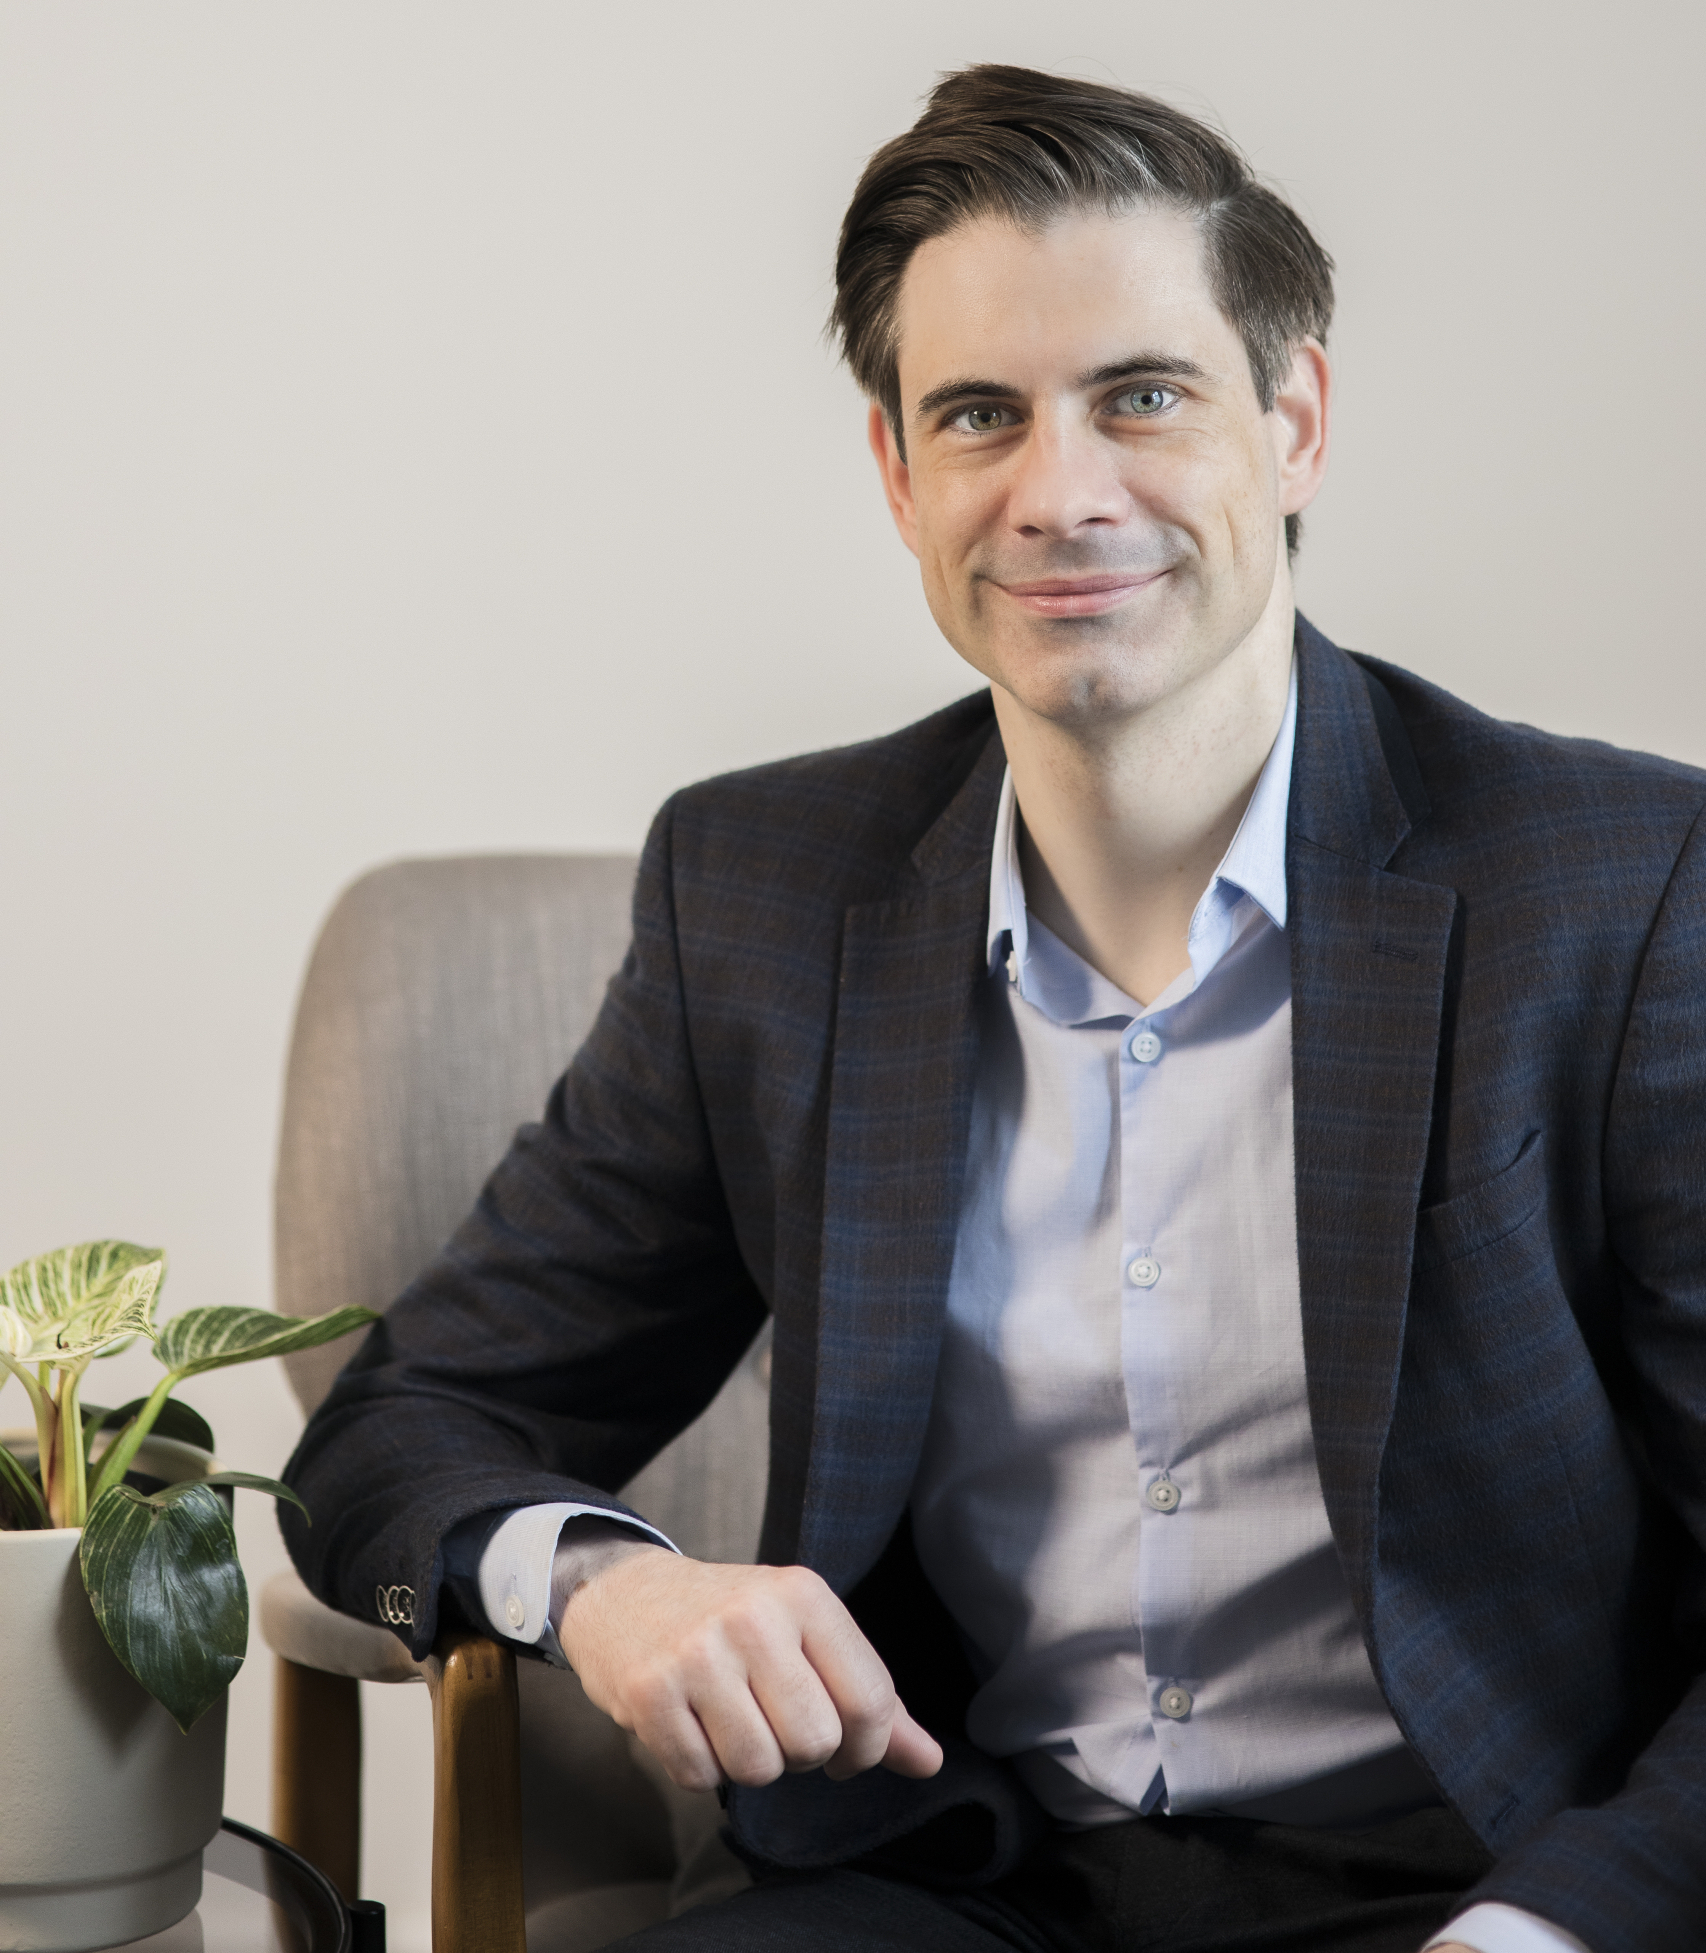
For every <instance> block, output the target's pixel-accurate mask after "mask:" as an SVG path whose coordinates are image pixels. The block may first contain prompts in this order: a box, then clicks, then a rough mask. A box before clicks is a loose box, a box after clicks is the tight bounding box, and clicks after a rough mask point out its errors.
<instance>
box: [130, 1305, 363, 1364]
mask: <svg viewBox="0 0 1706 1953" xmlns="http://www.w3.org/2000/svg"><path fill="white" fill-rule="evenodd" d="M378 1320H379V1317H378V1315H377V1314H376V1313H375V1312H374V1311H373V1310H372V1309H334V1310H333V1311H332V1313H331V1314H330V1315H329V1316H306V1317H305V1316H275V1315H274V1314H273V1313H272V1312H271V1311H270V1310H268V1309H232V1308H212V1309H186V1310H185V1311H184V1312H183V1314H182V1315H178V1316H173V1318H172V1320H171V1321H170V1322H169V1323H167V1324H166V1326H165V1328H164V1329H162V1330H161V1331H160V1335H159V1338H158V1340H157V1341H156V1342H155V1345H154V1354H155V1355H156V1356H157V1357H158V1358H159V1359H160V1361H161V1362H162V1363H164V1364H165V1366H166V1368H167V1369H168V1370H170V1371H171V1372H172V1373H173V1374H174V1375H175V1376H180V1377H193V1376H199V1375H200V1374H201V1372H202V1371H203V1370H222V1369H224V1368H225V1366H226V1365H227V1364H228V1363H253V1362H255V1361H256V1360H257V1359H258V1358H260V1357H263V1356H288V1355H290V1354H291V1352H292V1351H294V1350H299V1349H313V1348H314V1347H315V1345H316V1344H318V1343H329V1342H332V1341H333V1340H334V1339H335V1338H337V1337H339V1336H347V1335H348V1334H349V1333H350V1331H351V1330H352V1329H360V1328H361V1327H362V1326H363V1325H364V1324H366V1323H370V1322H377V1321H378Z"/></svg>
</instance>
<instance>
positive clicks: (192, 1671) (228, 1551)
mask: <svg viewBox="0 0 1706 1953" xmlns="http://www.w3.org/2000/svg"><path fill="white" fill-rule="evenodd" d="M79 1559H80V1561H81V1563H82V1569H83V1585H84V1587H85V1588H86V1589H87V1590H88V1594H89V1604H90V1605H91V1606H92V1607H93V1608H94V1610H95V1618H96V1620H98V1621H99V1622H100V1624H101V1631H102V1633H104V1634H105V1635H106V1637H107V1641H108V1643H109V1645H110V1646H111V1648H112V1651H113V1653H114V1654H115V1655H117V1656H118V1658H119V1660H120V1661H121V1662H123V1663H124V1665H125V1667H126V1668H128V1669H129V1670H130V1672H131V1674H133V1675H134V1676H135V1677H136V1679H137V1680H138V1681H139V1682H140V1683H141V1684H142V1686H143V1687H144V1688H145V1689H146V1690H147V1691H148V1693H149V1694H150V1695H151V1696H153V1697H154V1699H155V1700H156V1701H157V1702H160V1703H163V1704H164V1705H165V1707H166V1708H167V1709H168V1710H169V1711H170V1712H171V1715H172V1717H173V1720H174V1721H175V1722H176V1723H177V1725H178V1727H179V1728H180V1729H183V1730H188V1729H189V1728H190V1727H191V1726H192V1725H193V1724H194V1723H195V1722H196V1721H197V1720H198V1718H199V1717H201V1716H202V1715H203V1714H205V1712H206V1711H207V1710H208V1709H210V1708H212V1706H213V1704H214V1703H215V1702H217V1701H218V1700H219V1697H220V1694H221V1693H222V1692H223V1691H224V1690H225V1689H226V1688H227V1687H229V1686H230V1683H231V1679H232V1677H233V1676H234V1675H235V1674H236V1673H237V1671H238V1669H239V1668H241V1667H242V1665H243V1654H244V1650H245V1649H246V1648H247V1646H248V1640H249V1592H248V1588H247V1587H246V1586H245V1584H244V1581H243V1569H242V1568H241V1567H240V1566H239V1565H238V1564H237V1535H236V1533H235V1531H234V1530H233V1529H232V1525H231V1515H230V1514H229V1513H228V1512H227V1511H226V1509H225V1505H224V1502H223V1501H222V1500H221V1499H220V1497H219V1495H218V1494H217V1493H216V1492H214V1491H212V1490H210V1489H209V1487H208V1485H207V1483H206V1481H205V1480H190V1481H188V1482H187V1483H185V1484H182V1485H174V1486H170V1487H168V1488H167V1491H166V1492H162V1493H157V1494H155V1495H154V1496H153V1497H151V1498H150V1497H145V1496H144V1495H143V1494H142V1493H140V1492H135V1491H133V1490H132V1489H131V1488H130V1487H129V1486H128V1485H115V1486H114V1487H113V1488H112V1489H111V1490H110V1491H108V1492H106V1493H103V1495H102V1496H101V1497H100V1499H98V1500H97V1501H96V1503H95V1508H94V1510H93V1511H92V1512H91V1513H90V1514H89V1519H88V1523H87V1524H86V1525H85V1526H84V1528H83V1538H82V1542H81V1545H80V1549H79Z"/></svg>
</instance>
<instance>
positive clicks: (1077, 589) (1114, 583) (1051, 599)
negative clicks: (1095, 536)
mask: <svg viewBox="0 0 1706 1953" xmlns="http://www.w3.org/2000/svg"><path fill="white" fill-rule="evenodd" d="M1166 574H1167V572H1166V571H1165V570H1117V571H1112V572H1109V573H1107V574H1105V575H1102V576H1044V577H1037V578H1035V579H1034V580H1033V581H1031V582H1027V583H1003V584H1000V585H999V588H1001V589H1002V590H1004V591H1006V593H1007V595H1008V596H1010V597H1011V598H1012V599H1013V601H1014V602H1015V603H1016V604H1021V605H1023V607H1024V608H1025V609H1026V610H1029V611H1032V612H1034V613H1035V614H1036V615H1037V616H1038V617H1094V616H1096V615H1097V614H1098V613H1099V612H1101V611H1104V610H1115V609H1117V608H1118V607H1119V606H1120V605H1121V604H1123V603H1124V602H1125V601H1126V599H1127V598H1128V597H1131V596H1133V595H1135V594H1136V593H1137V592H1138V591H1139V590H1145V589H1147V588H1148V587H1149V585H1150V584H1152V583H1159V582H1160V580H1161V579H1162V577H1164V576H1165V575H1166Z"/></svg>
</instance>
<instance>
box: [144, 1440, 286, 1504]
mask: <svg viewBox="0 0 1706 1953" xmlns="http://www.w3.org/2000/svg"><path fill="white" fill-rule="evenodd" d="M156 1428H157V1427H156ZM198 1485H241V1486H247V1488H248V1489H249V1490H250V1491H251V1492H270V1493H271V1494H272V1495H273V1497H274V1498H275V1499H288V1500H289V1501H290V1503H291V1504H292V1505H293V1506H295V1507H296V1509H297V1511H298V1512H300V1513H301V1514H302V1516H303V1518H304V1519H306V1520H307V1521H308V1523H309V1525H313V1523H314V1521H313V1519H312V1517H311V1516H310V1514H309V1511H308V1508H307V1507H306V1506H305V1505H304V1504H303V1503H302V1501H301V1500H300V1499H299V1498H298V1497H297V1496H296V1494H295V1493H294V1492H293V1491H292V1490H291V1489H290V1487H289V1486H288V1485H281V1484H280V1483H279V1482H278V1480H277V1479H276V1478H262V1477H261V1476H260V1474H259V1473H258V1472H209V1473H208V1475H207V1476H206V1478H186V1479H181V1480H180V1481H179V1482H178V1483H177V1484H176V1485H166V1486H163V1487H162V1488H161V1489H160V1490H159V1491H158V1492H155V1493H153V1494H151V1495H150V1496H149V1500H148V1503H149V1504H150V1505H157V1506H162V1507H164V1506H168V1505H176V1504H177V1502H178V1500H179V1499H181V1498H184V1497H186V1496H187V1495H188V1494H189V1493H191V1492H193V1491H194V1490H195V1488H196V1487H197V1486H198ZM132 1496H133V1497H138V1496H141V1495H140V1494H132Z"/></svg>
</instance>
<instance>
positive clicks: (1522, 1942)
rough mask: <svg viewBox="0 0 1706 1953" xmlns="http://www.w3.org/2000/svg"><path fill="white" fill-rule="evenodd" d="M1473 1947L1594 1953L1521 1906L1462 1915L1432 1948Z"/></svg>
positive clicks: (1480, 1951)
mask: <svg viewBox="0 0 1706 1953" xmlns="http://www.w3.org/2000/svg"><path fill="white" fill-rule="evenodd" d="M1454 1940H1455V1941H1456V1943H1457V1944H1458V1945H1459V1946H1472V1947H1473V1948H1474V1949H1475V1953H1592V1949H1591V1948H1590V1947H1589V1946H1588V1945H1587V1943H1586V1942H1585V1941H1583V1940H1579V1939H1577V1938H1576V1936H1575V1934H1574V1933H1567V1932H1565V1931H1564V1929H1563V1927H1562V1926H1554V1925H1553V1924H1552V1922H1551V1920H1549V1919H1537V1918H1536V1917H1535V1916H1534V1914H1533V1913H1532V1912H1524V1911H1523V1910H1522V1908H1521V1907H1520V1906H1502V1905H1478V1906H1471V1907H1470V1908H1469V1910H1468V1911H1467V1912H1460V1913H1459V1914H1458V1915H1457V1917H1456V1918H1455V1919H1453V1920H1452V1921H1451V1923H1450V1924H1449V1925H1446V1926H1442V1927H1441V1928H1440V1929H1439V1931H1438V1932H1437V1933H1435V1934H1434V1936H1433V1938H1432V1939H1430V1940H1429V1941H1428V1944H1427V1946H1424V1947H1423V1948H1422V1953H1428V1948H1429V1947H1434V1946H1450V1945H1451V1944H1452V1942H1453V1941H1454Z"/></svg>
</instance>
